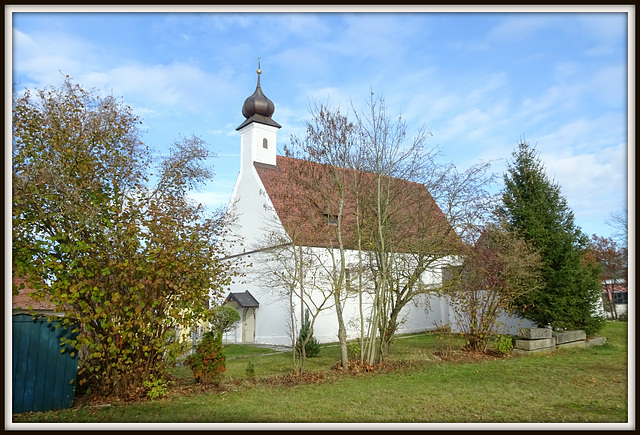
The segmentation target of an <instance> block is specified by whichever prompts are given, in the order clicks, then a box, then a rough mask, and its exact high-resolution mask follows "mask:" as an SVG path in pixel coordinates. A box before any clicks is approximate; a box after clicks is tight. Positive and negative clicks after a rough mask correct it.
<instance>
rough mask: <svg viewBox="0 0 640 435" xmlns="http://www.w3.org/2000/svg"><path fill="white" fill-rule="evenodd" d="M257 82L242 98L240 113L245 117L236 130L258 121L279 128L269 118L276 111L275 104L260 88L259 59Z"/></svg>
mask: <svg viewBox="0 0 640 435" xmlns="http://www.w3.org/2000/svg"><path fill="white" fill-rule="evenodd" d="M257 73H258V84H257V85H256V90H255V91H254V92H253V94H252V95H251V96H250V97H249V98H247V99H246V100H244V104H243V105H242V115H243V116H244V117H245V118H246V119H245V121H244V122H243V123H242V124H240V126H239V127H238V128H236V130H240V129H241V128H242V127H244V126H246V125H249V124H251V123H252V122H258V123H260V124H266V125H271V126H273V127H277V128H280V127H281V126H280V124H278V123H277V122H275V121H274V120H273V119H271V115H273V113H274V112H275V111H276V106H275V104H273V101H271V100H270V99H268V98H267V97H266V95H265V94H264V93H263V92H262V88H260V74H262V71H261V70H260V61H258V71H257Z"/></svg>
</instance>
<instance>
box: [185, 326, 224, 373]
mask: <svg viewBox="0 0 640 435" xmlns="http://www.w3.org/2000/svg"><path fill="white" fill-rule="evenodd" d="M195 350H196V351H195V353H194V354H192V355H190V356H189V357H188V358H187V359H186V361H185V363H186V364H187V365H188V366H189V367H191V371H192V372H193V376H194V377H195V378H196V382H200V383H202V384H204V385H209V384H213V385H215V386H219V385H220V383H221V382H222V373H223V372H224V371H226V369H227V367H226V358H225V354H224V348H223V347H222V334H221V333H219V332H217V331H208V332H205V333H204V335H203V336H202V340H200V342H199V343H198V344H197V345H196V349H195Z"/></svg>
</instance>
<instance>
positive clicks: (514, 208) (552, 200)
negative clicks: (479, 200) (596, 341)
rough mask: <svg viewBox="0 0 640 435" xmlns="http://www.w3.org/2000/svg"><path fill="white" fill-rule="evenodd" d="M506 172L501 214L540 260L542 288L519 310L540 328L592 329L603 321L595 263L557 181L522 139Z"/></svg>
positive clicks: (522, 300)
mask: <svg viewBox="0 0 640 435" xmlns="http://www.w3.org/2000/svg"><path fill="white" fill-rule="evenodd" d="M513 157H514V161H513V162H512V163H511V164H510V165H509V166H508V173H506V174H505V175H504V182H505V188H504V191H503V195H502V199H503V213H504V215H505V217H506V218H507V221H508V222H509V224H510V228H511V230H512V231H514V232H516V233H518V234H519V235H520V236H521V237H523V238H524V239H525V240H527V241H528V242H530V243H531V244H532V246H534V247H535V248H536V249H537V250H538V251H539V253H540V255H541V257H542V260H543V264H544V265H543V270H542V275H543V279H544V282H545V287H544V288H542V289H540V290H536V291H533V292H529V293H527V294H526V295H525V296H524V297H523V298H522V299H520V300H519V304H518V305H519V308H520V310H521V311H522V312H521V314H522V315H523V316H524V317H525V318H528V319H530V320H533V321H534V322H536V323H537V324H538V325H539V326H546V325H551V326H552V327H553V328H554V329H584V330H586V331H587V333H588V334H592V333H594V332H596V331H597V330H598V329H599V328H600V327H601V326H602V322H603V321H604V320H603V318H602V317H600V316H599V315H598V314H597V311H596V308H597V305H598V304H599V303H600V300H601V292H602V290H601V284H600V282H599V278H598V276H599V268H598V265H597V263H594V262H588V261H587V257H586V255H585V254H586V252H587V251H586V250H587V247H588V243H589V239H588V237H587V236H586V235H585V234H583V233H582V231H581V229H580V228H579V227H577V226H576V224H575V222H574V215H573V212H572V211H571V209H570V207H569V205H568V204H567V201H566V199H565V198H564V197H563V196H562V195H561V192H560V187H559V186H558V184H556V183H555V182H553V181H552V180H550V179H549V178H548V176H547V174H546V172H545V169H544V165H543V164H542V162H541V161H540V159H539V157H538V154H537V152H536V150H535V148H533V147H531V146H530V145H529V144H528V143H527V142H525V141H522V142H521V143H520V144H519V145H518V149H517V150H516V151H514V153H513Z"/></svg>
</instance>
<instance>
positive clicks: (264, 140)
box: [262, 137, 269, 150]
mask: <svg viewBox="0 0 640 435" xmlns="http://www.w3.org/2000/svg"><path fill="white" fill-rule="evenodd" d="M262 148H264V149H265V150H266V149H267V148H269V141H268V140H267V138H266V137H265V138H264V139H262Z"/></svg>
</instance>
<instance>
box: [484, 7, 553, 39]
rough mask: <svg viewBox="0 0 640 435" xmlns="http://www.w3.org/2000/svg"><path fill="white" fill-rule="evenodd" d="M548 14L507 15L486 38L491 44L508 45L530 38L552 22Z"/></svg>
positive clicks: (551, 16)
mask: <svg viewBox="0 0 640 435" xmlns="http://www.w3.org/2000/svg"><path fill="white" fill-rule="evenodd" d="M553 21H554V20H553V15H549V14H524V15H517V14H507V15H506V18H505V19H504V21H503V22H502V23H501V24H499V25H497V26H495V27H494V28H493V29H491V31H489V33H488V35H487V38H488V39H489V40H490V41H493V42H501V43H509V44H513V43H515V42H519V41H522V40H523V39H527V38H531V37H532V36H534V35H535V34H537V33H538V32H540V31H541V30H542V29H544V28H546V27H549V26H550V25H551V24H552V22H553Z"/></svg>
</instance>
